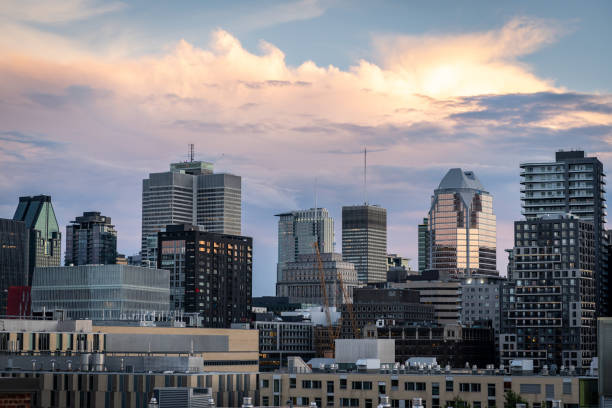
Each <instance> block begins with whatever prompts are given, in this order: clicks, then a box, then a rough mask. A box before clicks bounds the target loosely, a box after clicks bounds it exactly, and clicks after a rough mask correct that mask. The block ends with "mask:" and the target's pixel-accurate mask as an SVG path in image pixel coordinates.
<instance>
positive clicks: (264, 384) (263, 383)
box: [261, 380, 270, 388]
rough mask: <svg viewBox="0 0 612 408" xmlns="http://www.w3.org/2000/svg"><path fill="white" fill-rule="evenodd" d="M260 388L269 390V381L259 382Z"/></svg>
mask: <svg viewBox="0 0 612 408" xmlns="http://www.w3.org/2000/svg"><path fill="white" fill-rule="evenodd" d="M261 388H270V380H261Z"/></svg>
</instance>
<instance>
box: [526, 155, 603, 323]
mask: <svg viewBox="0 0 612 408" xmlns="http://www.w3.org/2000/svg"><path fill="white" fill-rule="evenodd" d="M605 184H606V181H605V174H604V171H603V164H602V163H601V162H600V161H599V160H598V159H597V158H596V157H585V155H584V151H581V150H578V151H567V152H564V151H559V152H557V153H556V154H555V161H554V162H544V163H542V162H530V163H523V164H521V202H522V207H523V211H522V213H523V215H524V216H525V218H527V219H535V218H537V217H538V216H539V215H542V214H565V213H571V214H574V215H576V216H578V217H580V219H582V220H587V221H591V222H592V223H593V227H594V233H595V252H596V256H595V266H594V272H595V285H596V288H597V299H598V302H597V312H598V316H609V315H610V314H612V310H611V306H612V304H611V303H612V299H611V297H610V289H611V288H610V276H609V275H608V274H609V272H608V270H607V268H604V267H603V265H602V262H603V258H604V254H603V251H604V250H605V246H604V245H603V241H604V238H605V236H604V235H605V223H606V215H607V213H606V204H605V201H606V198H605V195H604V194H605V192H606V190H605Z"/></svg>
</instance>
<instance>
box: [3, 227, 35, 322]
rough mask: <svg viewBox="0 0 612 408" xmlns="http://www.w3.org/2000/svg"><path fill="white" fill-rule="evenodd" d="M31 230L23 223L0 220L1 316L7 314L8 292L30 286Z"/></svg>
mask: <svg viewBox="0 0 612 408" xmlns="http://www.w3.org/2000/svg"><path fill="white" fill-rule="evenodd" d="M28 248H29V230H28V229H27V228H26V225H25V223H24V222H23V221H14V220H7V219H4V218H0V272H1V273H0V314H2V315H6V314H7V299H8V290H9V288H10V287H11V286H27V285H28V262H29V253H28Z"/></svg>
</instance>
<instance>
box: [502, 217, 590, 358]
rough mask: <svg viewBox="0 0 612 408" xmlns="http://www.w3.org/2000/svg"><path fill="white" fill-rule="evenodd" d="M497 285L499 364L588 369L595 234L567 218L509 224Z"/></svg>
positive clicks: (583, 224) (578, 221) (580, 222)
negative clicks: (510, 238) (505, 262)
mask: <svg viewBox="0 0 612 408" xmlns="http://www.w3.org/2000/svg"><path fill="white" fill-rule="evenodd" d="M514 237H515V238H514V249H513V250H512V256H511V260H512V262H513V265H512V266H511V267H510V268H509V271H511V275H510V276H509V277H508V283H507V284H504V285H503V293H502V305H501V306H502V307H501V309H502V328H501V334H500V341H499V343H500V353H501V357H500V358H501V362H502V363H503V364H508V363H509V362H510V360H513V359H517V358H519V359H520V358H526V359H531V360H533V361H534V367H537V368H542V367H543V366H544V365H548V366H549V367H550V366H551V364H555V365H557V367H561V366H562V365H563V366H566V367H570V366H574V367H579V368H588V367H589V366H590V364H591V360H592V357H594V356H595V353H596V332H595V331H596V317H595V305H596V301H597V300H598V299H597V296H596V291H595V279H594V273H593V268H594V266H595V233H594V227H593V224H592V222H591V221H583V220H581V219H579V218H578V217H576V216H574V215H571V214H565V215H562V214H553V215H541V216H539V217H538V218H530V219H528V220H525V221H516V222H515V223H514Z"/></svg>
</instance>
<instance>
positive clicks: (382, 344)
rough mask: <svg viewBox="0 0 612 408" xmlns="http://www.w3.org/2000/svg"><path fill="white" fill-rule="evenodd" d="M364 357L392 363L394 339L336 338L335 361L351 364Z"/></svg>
mask: <svg viewBox="0 0 612 408" xmlns="http://www.w3.org/2000/svg"><path fill="white" fill-rule="evenodd" d="M365 358H376V359H379V360H380V362H381V363H394V362H395V340H392V339H391V340H389V339H384V340H382V339H336V363H338V364H352V363H355V362H356V361H357V360H359V359H365Z"/></svg>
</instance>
